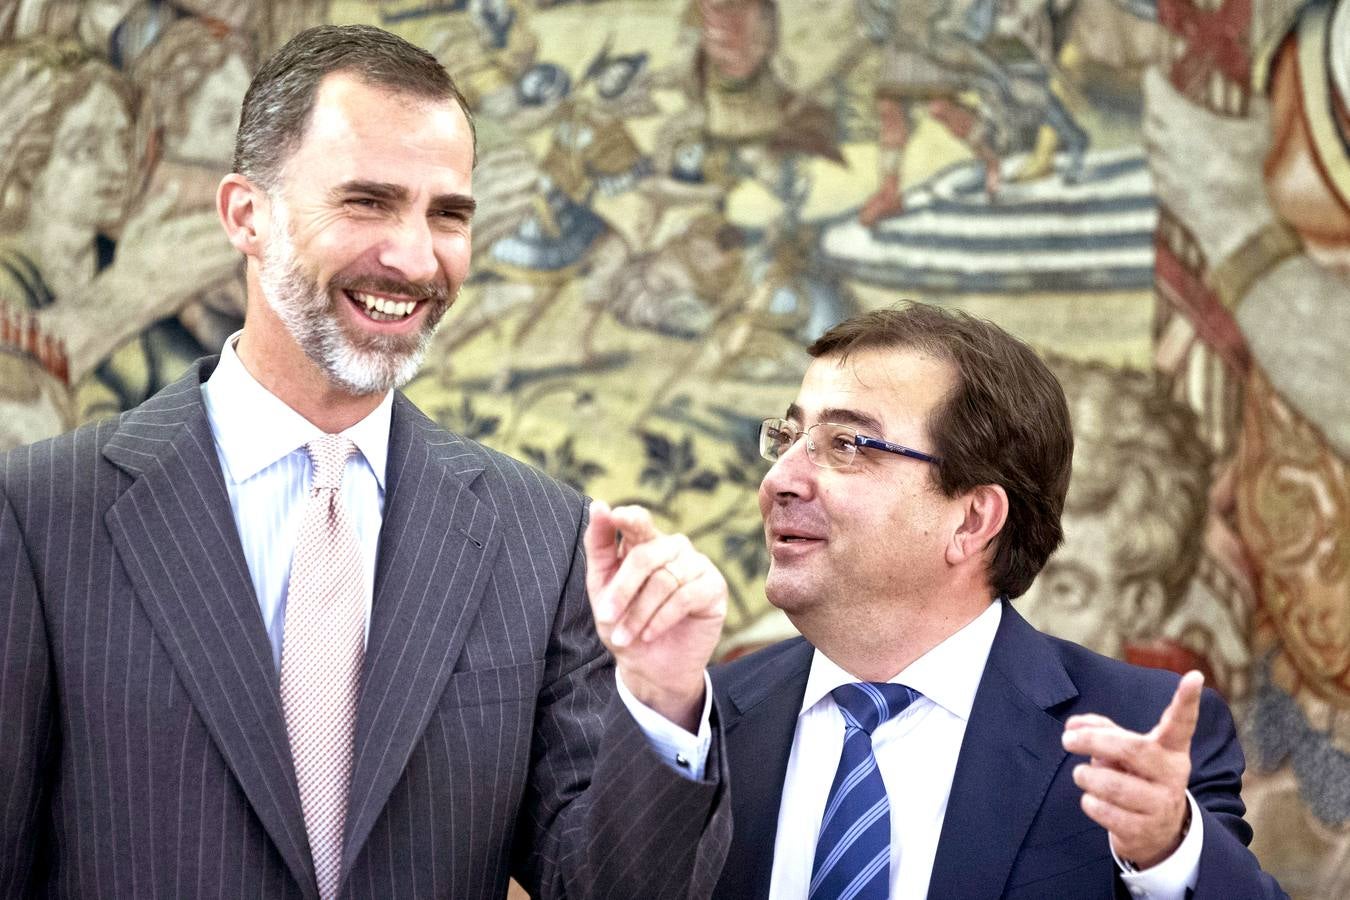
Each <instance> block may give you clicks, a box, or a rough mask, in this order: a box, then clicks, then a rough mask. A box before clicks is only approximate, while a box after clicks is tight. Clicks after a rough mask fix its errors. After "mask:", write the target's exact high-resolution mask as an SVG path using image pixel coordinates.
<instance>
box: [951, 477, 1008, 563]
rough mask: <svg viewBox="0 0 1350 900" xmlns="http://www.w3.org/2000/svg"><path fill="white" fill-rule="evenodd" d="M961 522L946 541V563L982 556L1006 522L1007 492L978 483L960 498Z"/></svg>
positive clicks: (998, 486)
mask: <svg viewBox="0 0 1350 900" xmlns="http://www.w3.org/2000/svg"><path fill="white" fill-rule="evenodd" d="M959 499H960V504H961V506H960V513H961V522H960V524H959V525H957V527H956V530H955V531H954V532H953V533H952V537H951V540H950V541H948V542H947V562H948V564H950V565H958V564H960V563H962V562H965V561H966V560H968V559H971V558H973V557H978V556H982V555H983V554H984V551H985V549H986V548H987V547H988V546H989V545H990V544H992V543H993V542H994V538H996V537H998V533H999V532H1000V531H1002V530H1003V524H1004V523H1005V522H1007V521H1008V493H1007V492H1006V491H1005V490H1003V488H1002V487H1001V486H1000V485H997V484H982V485H980V486H978V487H976V488H975V489H973V490H971V491H969V492H968V493H966V494H964V495H962V496H961V497H960V498H959Z"/></svg>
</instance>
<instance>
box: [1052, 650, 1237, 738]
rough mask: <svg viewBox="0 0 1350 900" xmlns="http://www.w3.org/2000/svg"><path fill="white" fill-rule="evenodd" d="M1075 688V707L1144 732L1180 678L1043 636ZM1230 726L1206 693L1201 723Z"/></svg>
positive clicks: (1217, 700) (1223, 709)
mask: <svg viewBox="0 0 1350 900" xmlns="http://www.w3.org/2000/svg"><path fill="white" fill-rule="evenodd" d="M1045 639H1046V640H1047V641H1049V642H1050V644H1051V646H1052V647H1053V648H1054V649H1055V652H1056V653H1057V654H1058V655H1059V658H1060V660H1061V662H1063V664H1064V671H1065V672H1067V673H1068V675H1069V677H1070V678H1071V679H1072V680H1073V683H1074V686H1075V687H1077V688H1078V692H1079V697H1078V699H1077V701H1076V702H1075V705H1076V706H1077V707H1078V708H1079V709H1081V710H1084V711H1092V712H1097V713H1100V714H1102V715H1104V716H1107V717H1109V718H1110V719H1112V720H1113V721H1115V722H1116V723H1117V724H1118V725H1122V726H1124V727H1126V728H1130V729H1133V730H1135V731H1148V730H1149V729H1150V728H1152V727H1153V726H1154V725H1155V724H1156V723H1157V721H1158V716H1159V715H1161V713H1162V711H1163V710H1164V709H1165V708H1166V707H1167V704H1168V703H1170V702H1171V700H1172V695H1173V694H1174V693H1175V692H1176V689H1177V683H1178V682H1179V681H1180V680H1181V676H1180V675H1179V674H1177V673H1176V672H1171V671H1168V670H1166V669H1150V668H1145V667H1144V666H1137V665H1134V664H1133V663H1127V662H1123V661H1121V660H1119V659H1113V658H1112V657H1109V656H1103V655H1101V654H1100V653H1097V652H1095V651H1092V650H1089V649H1087V648H1086V647H1083V646H1081V645H1079V644H1075V643H1073V642H1072V641H1066V640H1063V639H1061V638H1056V637H1051V636H1050V635H1045ZM1215 717H1217V720H1218V721H1219V722H1228V723H1231V721H1232V718H1231V713H1230V712H1229V711H1228V707H1227V704H1226V703H1225V702H1224V700H1223V698H1222V697H1220V695H1219V694H1218V693H1217V692H1216V691H1214V690H1212V689H1209V688H1206V690H1205V692H1204V697H1203V699H1202V703H1201V718H1202V719H1214V718H1215Z"/></svg>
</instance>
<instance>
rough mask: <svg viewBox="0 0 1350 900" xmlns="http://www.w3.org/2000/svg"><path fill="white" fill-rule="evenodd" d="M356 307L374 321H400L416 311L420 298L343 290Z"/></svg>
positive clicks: (420, 302)
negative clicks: (394, 297)
mask: <svg viewBox="0 0 1350 900" xmlns="http://www.w3.org/2000/svg"><path fill="white" fill-rule="evenodd" d="M343 293H344V294H346V295H347V299H348V300H350V301H351V302H352V303H353V304H354V305H355V306H356V307H357V308H359V309H360V310H361V311H362V312H364V313H365V314H366V315H367V316H368V317H370V318H371V319H372V320H373V321H376V322H401V321H403V320H404V319H406V318H408V317H409V316H411V315H412V314H413V313H414V312H416V311H417V307H418V306H420V305H421V304H422V302H423V301H421V300H391V299H389V298H388V297H379V296H376V295H375V294H367V293H364V292H362V291H347V290H344V291H343Z"/></svg>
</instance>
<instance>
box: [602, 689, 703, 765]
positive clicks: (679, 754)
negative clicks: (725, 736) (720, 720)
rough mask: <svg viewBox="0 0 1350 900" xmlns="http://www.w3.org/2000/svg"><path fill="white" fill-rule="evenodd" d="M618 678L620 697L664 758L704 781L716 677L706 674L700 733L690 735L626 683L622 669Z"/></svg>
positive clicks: (659, 754)
mask: <svg viewBox="0 0 1350 900" xmlns="http://www.w3.org/2000/svg"><path fill="white" fill-rule="evenodd" d="M614 680H615V681H616V682H617V683H618V685H619V699H621V700H623V705H624V706H626V707H628V712H629V713H631V714H632V716H633V719H634V720H635V721H636V722H637V724H638V727H639V728H641V729H642V733H643V734H645V735H646V736H647V741H648V743H650V744H651V746H652V749H653V750H655V751H656V755H657V756H659V757H661V761H662V762H664V763H665V764H666V765H668V766H670V767H671V768H672V769H674V770H675V771H676V772H679V773H680V774H681V775H683V776H684V777H685V778H688V779H689V780H691V781H702V780H703V768H704V766H705V765H706V764H707V762H708V748H709V747H711V746H712V726H711V725H710V724H709V720H710V718H711V716H712V679H711V678H709V677H708V673H707V672H704V673H703V716H702V718H701V719H699V723H698V733H697V734H690V733H689V732H687V731H685V730H684V729H683V728H681V727H680V726H678V725H676V724H675V723H674V722H672V721H670V720H669V719H667V718H666V717H665V716H663V715H661V714H660V713H659V712H657V711H656V710H654V709H652V708H651V707H650V706H647V705H646V704H644V703H643V702H642V701H641V700H639V699H638V698H637V697H634V696H633V692H632V691H630V690H628V686H627V685H626V684H624V683H623V678H622V677H620V675H619V670H618V669H615V670H614Z"/></svg>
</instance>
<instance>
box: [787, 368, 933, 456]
mask: <svg viewBox="0 0 1350 900" xmlns="http://www.w3.org/2000/svg"><path fill="white" fill-rule="evenodd" d="M954 382H955V373H954V372H953V370H952V366H951V364H950V363H948V362H947V361H945V360H940V359H937V358H936V357H933V356H931V355H928V354H925V353H922V352H920V351H917V350H912V349H908V348H906V349H895V350H890V349H888V350H864V351H861V352H857V353H852V354H849V356H848V358H847V359H841V358H840V357H838V356H823V357H819V358H817V359H815V360H812V362H811V365H810V366H809V367H807V370H806V375H805V377H804V378H803V379H802V386H801V390H799V391H798V393H797V403H796V405H797V407H798V408H800V409H801V411H802V415H803V417H804V418H805V419H806V420H808V424H809V423H810V422H814V421H818V420H820V419H821V418H822V416H823V415H824V414H825V413H827V412H830V411H835V410H839V411H845V410H847V411H850V412H853V413H857V414H858V415H859V416H860V417H863V418H869V419H872V420H875V421H876V422H877V423H878V424H880V425H881V426H882V427H883V428H885V429H886V430H887V432H888V433H887V435H885V436H888V437H893V438H898V437H899V436H900V435H901V434H902V433H903V434H909V433H911V432H913V431H914V429H918V430H919V433H922V431H923V429H924V426H925V423H926V422H927V421H928V416H929V413H930V412H931V411H932V410H933V408H934V407H935V406H937V404H938V403H939V402H940V401H941V400H942V398H943V397H945V396H946V395H947V393H948V391H949V390H950V389H951V387H952V386H953V384H954Z"/></svg>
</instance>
